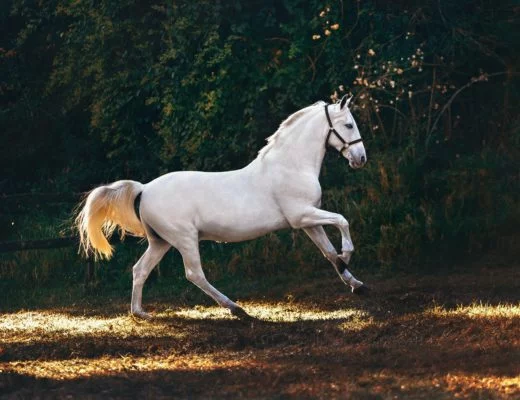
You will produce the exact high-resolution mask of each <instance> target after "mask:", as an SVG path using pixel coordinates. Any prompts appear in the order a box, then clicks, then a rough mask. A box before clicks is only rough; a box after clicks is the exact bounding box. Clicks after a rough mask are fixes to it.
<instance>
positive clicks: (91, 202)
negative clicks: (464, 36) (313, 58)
mask: <svg viewBox="0 0 520 400" xmlns="http://www.w3.org/2000/svg"><path fill="white" fill-rule="evenodd" d="M349 102H350V99H348V100H347V98H346V97H344V98H343V99H341V101H340V102H338V103H336V104H333V105H327V104H326V103H325V102H321V101H320V102H317V103H315V104H313V105H311V106H308V107H306V108H304V109H302V110H299V111H297V112H296V113H294V114H292V115H291V116H290V117H289V118H287V119H286V120H285V121H284V122H282V124H281V125H280V127H279V129H278V130H277V131H276V133H275V134H274V135H272V136H271V137H269V138H268V139H267V141H268V143H267V145H266V146H265V147H264V148H263V149H261V150H260V152H259V154H258V156H257V158H256V159H254V160H253V162H251V163H250V164H249V165H247V166H246V167H244V168H242V169H239V170H235V171H227V172H197V171H181V172H172V173H168V174H166V175H163V176H161V177H159V178H157V179H155V180H153V181H151V182H150V183H147V184H141V183H139V182H135V181H130V180H122V181H117V182H114V183H112V184H110V185H107V186H100V187H98V188H96V189H94V190H93V191H92V192H90V194H89V195H88V197H87V198H86V200H85V205H84V207H83V209H82V210H81V212H80V213H79V214H78V217H77V219H76V223H77V227H78V229H79V232H80V236H81V246H82V248H83V249H84V251H85V253H86V254H87V255H88V253H90V252H93V253H94V254H95V256H96V257H98V256H101V257H105V258H109V257H110V256H111V255H112V252H113V248H112V247H111V245H110V244H109V243H108V241H107V237H110V235H111V233H112V232H113V231H114V229H115V228H116V227H117V226H119V228H120V229H121V231H122V234H124V233H130V234H132V235H136V236H142V237H146V238H147V239H148V249H147V250H146V252H145V253H144V254H143V256H142V257H141V258H140V259H139V261H138V262H137V263H136V264H135V265H134V267H133V289H132V302H131V312H132V314H134V315H135V316H137V317H140V318H150V315H149V314H147V313H145V312H144V310H143V308H142V291H143V285H144V283H145V281H146V279H147V277H148V275H149V274H150V272H151V271H152V269H153V268H154V267H155V266H156V265H157V264H158V263H159V261H160V260H161V259H162V257H163V256H164V255H165V253H166V252H167V251H168V250H169V249H170V248H171V247H175V248H176V249H177V250H179V252H180V253H181V255H182V259H183V262H184V268H185V272H186V278H187V279H188V280H190V281H191V282H193V283H194V284H195V285H197V286H198V287H199V288H200V289H202V290H203V291H204V292H205V293H206V294H208V295H209V296H210V297H211V298H213V299H214V300H215V301H216V302H217V303H218V304H220V305H221V306H223V307H226V308H228V309H229V310H230V311H231V313H232V314H233V315H236V316H238V317H247V314H246V313H245V311H244V310H243V309H242V308H240V307H239V306H238V305H237V304H236V303H234V302H233V301H231V300H230V299H229V298H228V297H226V296H225V295H224V294H222V293H221V292H219V291H218V290H217V289H216V288H214V287H213V286H212V285H211V284H210V283H209V282H208V281H207V280H206V277H205V276H204V272H203V270H202V265H201V260H200V254H199V241H200V240H214V241H219V242H240V241H243V240H249V239H253V238H256V237H259V236H262V235H265V234H267V233H269V232H272V231H275V230H278V229H283V228H294V229H298V228H301V229H303V230H304V231H305V233H306V234H307V235H308V236H309V237H310V238H311V240H312V241H313V242H314V243H315V244H316V246H317V247H318V248H319V249H320V250H321V251H322V253H323V254H324V255H325V257H326V258H327V259H328V260H329V261H330V262H331V263H332V265H333V266H334V268H335V269H336V271H337V273H338V274H339V276H340V277H341V279H342V280H343V281H344V282H345V283H347V284H348V285H350V287H351V288H352V291H353V292H354V293H359V294H361V293H364V292H366V291H367V290H368V289H367V287H366V286H365V285H363V283H362V282H361V281H359V280H357V279H356V278H355V277H354V276H353V275H352V274H351V273H350V272H349V271H348V270H347V268H346V265H347V264H348V263H349V261H350V256H351V254H352V251H353V250H354V246H353V245H352V239H351V237H350V232H349V224H348V222H347V220H346V219H345V217H343V216H342V215H340V214H336V213H333V212H330V211H325V210H322V209H320V205H321V187H320V183H319V181H318V178H319V173H320V169H321V165H322V162H323V158H324V156H325V151H326V148H327V146H331V147H333V148H335V149H336V150H337V151H338V152H340V153H341V154H342V155H343V156H344V157H345V158H346V159H347V160H348V161H349V164H350V166H351V167H352V168H360V167H362V166H363V165H364V164H365V163H366V161H367V157H366V154H365V148H364V146H363V143H362V141H361V137H360V134H359V130H358V128H357V125H356V122H355V121H354V118H353V117H352V114H351V113H350V111H349V108H348V104H349ZM139 200H140V202H139ZM323 225H334V226H335V227H336V228H338V229H339V231H340V232H341V238H342V240H341V254H337V252H336V249H335V248H334V246H333V245H332V244H331V242H330V240H329V238H328V237H327V235H326V233H325V231H324V229H323Z"/></svg>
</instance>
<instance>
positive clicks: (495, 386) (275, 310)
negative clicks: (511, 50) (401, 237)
mask: <svg viewBox="0 0 520 400" xmlns="http://www.w3.org/2000/svg"><path fill="white" fill-rule="evenodd" d="M363 278H368V279H367V281H369V282H370V283H371V284H372V287H373V288H374V294H373V296H371V297H369V298H357V297H354V296H353V295H352V294H350V293H349V292H348V290H346V288H345V287H344V286H343V285H342V284H341V283H340V282H339V280H338V279H337V278H336V277H334V275H333V274H332V273H331V274H323V275H322V276H319V275H318V276H317V277H316V278H315V279H313V280H308V281H306V282H305V281H302V280H294V281H293V282H292V283H289V281H286V282H285V284H284V285H281V283H280V284H279V285H275V284H273V285H272V286H271V287H270V288H269V289H267V290H266V291H265V296H263V295H262V294H261V293H260V292H258V291H256V290H254V289H252V290H249V291H248V290H245V291H244V292H243V294H242V297H241V300H239V303H240V304H241V305H242V306H243V307H244V308H245V309H246V310H247V311H248V312H249V313H250V314H251V315H252V316H253V317H255V320H254V321H253V322H243V321H240V320H237V319H235V318H234V317H232V316H230V315H229V313H228V312H227V311H226V310H223V309H221V308H219V307H216V306H214V305H213V304H211V303H210V302H208V301H205V300H202V301H201V299H202V298H198V297H194V298H191V299H189V298H188V299H187V298H184V299H179V298H172V297H170V296H168V297H166V296H164V295H163V296H153V297H152V300H151V301H150V296H147V294H145V301H148V302H147V304H146V308H147V309H148V310H150V311H152V313H153V314H154V316H155V318H154V319H153V320H152V321H150V322H147V321H146V322H145V321H140V320H135V319H133V318H132V317H131V316H130V315H129V314H128V311H127V310H128V304H127V299H126V298H123V297H119V298H117V297H116V298H110V299H109V298H103V296H101V297H99V298H98V301H97V302H92V301H91V300H92V299H91V298H90V297H88V296H84V295H81V294H78V295H77V297H76V298H75V299H74V301H73V302H69V303H64V304H58V303H57V302H56V301H47V302H42V303H41V304H40V306H37V305H33V306H32V307H31V308H30V309H19V308H18V309H17V308H16V307H11V308H10V309H9V310H5V311H4V312H3V314H2V315H1V316H0V340H1V343H2V344H1V345H0V346H1V348H0V370H1V375H0V388H1V389H2V390H1V391H2V393H3V397H5V398H20V397H34V396H45V397H54V398H62V397H69V396H73V397H74V398H92V397H103V398H128V397H139V398H166V397H176V398H208V397H211V398H233V399H235V398H327V399H329V398H346V397H349V398H354V399H358V398H359V399H393V398H396V397H397V398H414V399H421V398H422V399H452V398H454V397H456V398H471V399H473V398H474V399H484V398H485V399H510V398H511V399H513V398H518V397H519V396H520V363H519V362H518V360H520V302H519V296H518V288H517V282H519V281H520V271H519V270H518V268H517V266H514V265H509V266H501V267H493V268H487V267H482V266H481V267H475V268H473V269H471V270H468V269H462V270H459V272H453V273H450V274H437V275H421V276H419V275H417V276H412V275H408V276H399V277H394V278H387V279H382V278H378V277H376V276H368V277H363Z"/></svg>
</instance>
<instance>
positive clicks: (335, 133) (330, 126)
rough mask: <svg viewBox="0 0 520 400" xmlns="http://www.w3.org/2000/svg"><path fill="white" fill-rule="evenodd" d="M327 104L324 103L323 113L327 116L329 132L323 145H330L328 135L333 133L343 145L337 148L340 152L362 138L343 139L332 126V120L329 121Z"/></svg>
mask: <svg viewBox="0 0 520 400" xmlns="http://www.w3.org/2000/svg"><path fill="white" fill-rule="evenodd" d="M329 105H330V104H326V105H325V115H326V116H327V121H328V122H329V133H328V134H327V139H326V140H325V147H327V146H330V145H329V139H330V135H331V134H332V133H333V134H334V135H336V137H337V138H338V139H339V140H340V141H341V143H343V147H342V148H341V149H340V150H339V152H340V153H342V152H343V150H346V149H348V148H349V147H350V146H352V145H353V144H356V143H360V142H362V141H363V139H361V138H359V139H356V140H353V141H351V142H347V141H346V140H345V139H343V138H342V137H341V135H340V134H339V133H338V131H337V130H336V129H334V127H333V126H332V121H331V119H330V115H329Z"/></svg>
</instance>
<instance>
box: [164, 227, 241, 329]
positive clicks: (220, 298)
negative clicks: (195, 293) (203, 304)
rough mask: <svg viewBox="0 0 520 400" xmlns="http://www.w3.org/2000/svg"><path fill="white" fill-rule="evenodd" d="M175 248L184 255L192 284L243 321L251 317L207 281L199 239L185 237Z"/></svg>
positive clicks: (186, 270) (185, 265) (186, 269)
mask: <svg viewBox="0 0 520 400" xmlns="http://www.w3.org/2000/svg"><path fill="white" fill-rule="evenodd" d="M174 246H175V247H176V248H177V249H178V250H179V252H180V253H181V255H182V260H183V262H184V269H185V272H186V278H187V279H188V280H189V281H190V282H192V283H193V284H195V286H197V287H198V288H199V289H201V290H202V291H203V292H204V293H206V294H207V295H208V296H210V297H211V298H212V299H213V300H215V301H216V302H217V303H218V304H219V305H220V306H222V307H225V308H227V309H229V311H230V312H231V314H233V315H235V316H237V317H238V318H241V319H247V318H249V315H248V314H247V313H246V312H245V311H244V310H243V309H242V308H241V307H240V306H239V305H238V304H236V303H235V302H233V301H231V300H230V299H229V298H228V297H227V296H225V295H224V294H223V293H221V292H219V291H218V290H217V289H216V288H215V287H213V286H212V285H211V284H210V283H209V282H208V280H207V279H206V276H205V275H204V271H203V270H202V264H201V261H200V252H199V242H198V239H197V238H191V239H187V238H186V237H184V238H183V240H182V243H181V244H179V243H177V244H175V245H174Z"/></svg>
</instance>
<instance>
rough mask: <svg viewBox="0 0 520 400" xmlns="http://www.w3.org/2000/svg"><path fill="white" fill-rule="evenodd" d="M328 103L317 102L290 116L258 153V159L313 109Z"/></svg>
mask: <svg viewBox="0 0 520 400" xmlns="http://www.w3.org/2000/svg"><path fill="white" fill-rule="evenodd" d="M325 104H326V103H325V102H324V101H321V100H320V101H317V102H316V103H314V104H311V105H310V106H307V107H305V108H302V109H301V110H298V111H296V112H295V113H294V114H291V115H289V116H288V117H287V118H286V119H285V120H284V121H283V122H282V123H281V124H280V126H279V127H278V129H277V130H276V132H275V133H273V134H272V135H271V136H269V137H268V138H267V139H266V140H267V144H266V145H265V146H264V147H262V148H261V149H260V151H259V152H258V157H260V158H261V157H263V156H264V155H265V154H266V153H267V152H268V151H269V150H270V149H272V148H273V147H274V146H275V145H276V143H277V139H278V138H279V137H280V136H282V135H284V133H286V132H287V131H288V130H289V129H288V128H289V127H291V125H293V124H294V122H296V121H297V120H299V119H300V118H301V117H302V116H303V115H304V114H306V113H307V111H309V110H310V109H311V108H314V107H315V106H317V105H325Z"/></svg>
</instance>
